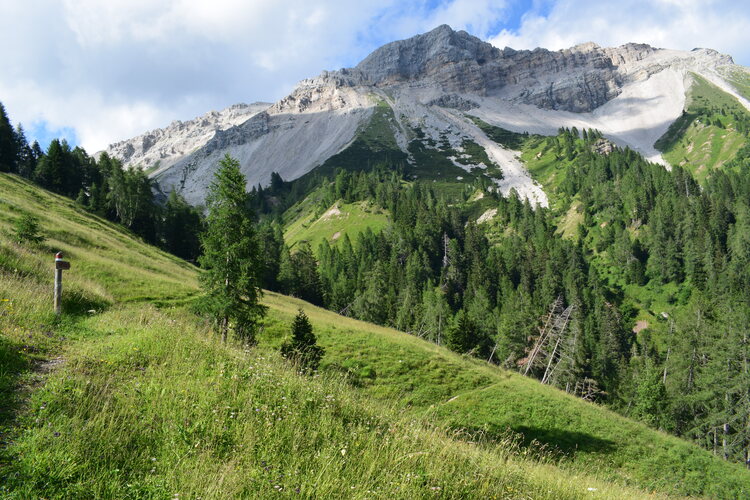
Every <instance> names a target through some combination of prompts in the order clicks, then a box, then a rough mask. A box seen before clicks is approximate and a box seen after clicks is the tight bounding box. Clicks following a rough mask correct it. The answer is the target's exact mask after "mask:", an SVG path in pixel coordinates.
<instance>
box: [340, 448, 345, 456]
mask: <svg viewBox="0 0 750 500" xmlns="http://www.w3.org/2000/svg"><path fill="white" fill-rule="evenodd" d="M341 456H342V457H344V456H346V448H341Z"/></svg>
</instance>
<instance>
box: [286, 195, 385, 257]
mask: <svg viewBox="0 0 750 500" xmlns="http://www.w3.org/2000/svg"><path fill="white" fill-rule="evenodd" d="M387 224H388V214H387V213H386V212H385V211H384V210H383V209H381V208H380V207H377V206H375V205H373V204H372V203H370V202H366V201H363V202H356V203H344V202H342V201H339V202H336V203H334V204H333V205H332V206H331V207H329V208H328V210H326V211H325V212H323V213H322V214H320V215H319V216H318V214H317V212H315V211H313V210H309V211H307V212H305V213H301V214H299V217H298V218H296V219H295V220H293V221H292V222H291V223H290V224H289V225H288V226H286V227H285V229H284V239H285V240H286V243H287V245H289V247H290V248H291V249H292V250H293V249H294V247H295V245H297V244H298V243H300V242H302V241H306V242H308V243H309V244H310V246H311V248H312V249H313V250H314V251H317V248H318V246H319V245H320V244H321V243H322V242H323V241H324V240H326V241H328V243H330V244H331V245H336V244H337V243H338V242H339V241H343V238H344V236H345V235H348V236H349V238H350V239H351V240H352V241H355V240H356V239H357V236H358V235H359V233H361V232H362V231H364V230H365V229H367V228H370V229H371V230H372V231H373V232H376V233H377V232H379V231H381V230H382V229H383V228H385V226H386V225H387Z"/></svg>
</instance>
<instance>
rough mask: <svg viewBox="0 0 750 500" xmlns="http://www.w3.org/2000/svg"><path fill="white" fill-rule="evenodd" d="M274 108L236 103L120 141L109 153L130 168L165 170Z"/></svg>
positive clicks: (110, 148)
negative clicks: (259, 114)
mask: <svg viewBox="0 0 750 500" xmlns="http://www.w3.org/2000/svg"><path fill="white" fill-rule="evenodd" d="M270 105H271V104H269V103H262V102H256V103H253V104H235V105H233V106H230V107H228V108H226V109H224V110H222V111H210V112H208V113H206V114H205V115H203V116H199V117H198V118H195V119H193V120H189V121H186V122H182V121H179V120H176V121H174V122H172V123H171V124H170V125H169V126H168V127H166V128H162V129H156V130H151V131H150V132H146V133H145V134H142V135H139V136H138V137H134V138H132V139H128V140H126V141H121V142H116V143H115V144H112V145H110V146H109V147H108V148H107V150H106V152H107V153H108V154H109V155H110V156H112V157H115V158H119V159H120V160H122V161H123V162H124V163H125V164H126V165H132V166H140V167H142V168H146V169H153V168H154V167H156V168H160V169H165V168H168V167H169V166H171V165H173V164H174V163H175V162H176V161H178V160H179V159H180V158H182V157H183V156H185V155H187V154H190V153H192V152H193V151H195V150H196V149H198V148H200V147H202V146H204V145H205V144H206V143H207V142H208V141H209V140H210V139H211V138H212V137H213V136H214V134H216V133H217V132H219V131H223V130H226V129H228V128H230V127H233V126H235V125H239V124H242V123H244V122H245V121H246V120H248V119H249V118H250V117H252V116H253V115H255V114H257V113H259V112H261V111H263V110H265V109H266V108H268V107H269V106H270Z"/></svg>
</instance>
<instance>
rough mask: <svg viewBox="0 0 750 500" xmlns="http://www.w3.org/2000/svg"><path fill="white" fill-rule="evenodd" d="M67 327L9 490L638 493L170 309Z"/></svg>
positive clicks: (28, 494)
mask: <svg viewBox="0 0 750 500" xmlns="http://www.w3.org/2000/svg"><path fill="white" fill-rule="evenodd" d="M74 328H75V329H76V330H77V331H78V332H79V333H78V334H77V335H79V337H80V340H79V341H78V342H76V343H75V344H74V345H73V346H71V347H70V348H69V349H68V350H67V355H68V359H67V361H66V363H65V365H64V366H63V367H62V368H61V369H60V370H59V372H57V373H55V374H54V375H53V376H51V377H50V378H49V380H48V381H47V383H46V385H45V386H44V388H43V389H41V390H39V391H37V392H36V393H35V394H34V396H33V398H32V400H31V403H30V410H29V411H28V413H27V414H26V415H25V416H24V417H23V419H22V420H21V422H20V427H21V429H22V431H20V432H19V433H18V435H17V437H16V442H15V444H14V445H13V447H12V448H11V451H12V453H13V455H12V459H11V460H10V465H9V466H7V467H6V470H5V473H4V477H3V479H4V482H3V486H2V487H0V494H2V495H4V496H6V497H7V498H38V497H44V498H81V497H97V498H178V497H179V498H266V497H278V496H280V497H300V496H301V497H303V498H428V497H445V498H469V497H471V498H584V497H588V496H590V495H591V491H590V490H589V488H592V489H595V491H596V492H597V495H598V496H601V497H604V498H607V497H611V498H623V497H640V496H644V495H645V494H644V493H643V492H639V491H637V490H628V489H623V488H620V487H616V486H612V485H609V484H606V483H603V482H601V481H597V480H596V479H593V478H591V477H586V476H578V475H576V474H572V473H567V472H566V473H561V471H560V470H559V469H557V468H555V467H553V466H552V465H545V464H543V463H542V464H540V463H537V462H532V461H531V460H526V459H524V458H523V457H522V456H518V454H517V452H518V451H519V450H518V448H517V446H516V445H515V444H514V443H513V442H512V441H509V440H506V441H501V442H497V443H494V444H491V445H487V446H479V445H478V444H477V443H475V442H471V441H469V440H468V438H467V437H466V436H464V435H462V434H461V433H456V432H452V431H448V430H446V429H444V428H441V427H439V426H438V427H434V426H430V425H428V424H426V423H425V422H423V421H422V420H420V419H416V418H413V417H408V416H404V415H403V414H402V413H401V411H400V409H399V408H398V407H394V406H392V405H388V404H382V403H378V404H372V402H371V401H368V400H367V399H365V398H363V397H362V396H361V395H359V394H358V393H357V392H356V391H355V390H352V389H351V387H350V386H349V385H348V384H347V383H346V382H344V381H342V380H340V379H337V378H335V377H333V378H330V377H314V378H311V377H306V376H303V375H300V374H298V373H296V371H295V369H294V367H293V366H291V365H289V364H287V363H285V362H284V361H282V360H281V359H280V358H279V357H278V356H277V354H276V353H274V352H271V351H266V350H263V349H252V350H251V349H242V348H241V346H226V345H221V344H220V343H218V342H217V341H216V339H214V338H212V337H211V335H210V334H209V332H208V331H207V330H205V328H204V327H203V326H202V325H201V324H200V323H197V322H196V320H195V319H193V318H190V317H189V316H187V315H185V314H183V313H177V312H173V313H169V312H161V311H158V310H155V309H153V308H144V307H140V306H138V307H136V306H128V307H123V308H120V307H116V308H113V309H112V310H110V311H108V312H105V313H103V314H101V315H97V316H94V317H91V318H87V319H85V320H82V321H81V324H80V326H76V327H74ZM81 331H83V332H85V334H83V335H82V334H81V333H80V332H81ZM514 452H516V453H514Z"/></svg>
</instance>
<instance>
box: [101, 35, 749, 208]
mask: <svg viewBox="0 0 750 500" xmlns="http://www.w3.org/2000/svg"><path fill="white" fill-rule="evenodd" d="M737 68H740V67H738V66H734V65H733V62H732V59H731V57H729V56H726V55H722V54H719V53H718V52H716V51H713V50H710V49H694V50H692V51H690V52H684V51H675V50H666V49H657V48H654V47H651V46H649V45H645V44H635V43H630V44H626V45H623V46H621V47H613V48H602V47H600V46H598V45H596V44H594V43H585V44H581V45H577V46H575V47H571V48H569V49H564V50H558V51H550V50H547V49H542V48H537V49H534V50H513V49H511V48H507V47H506V48H504V49H500V48H497V47H494V46H492V45H491V44H489V43H486V42H484V41H482V40H480V39H479V38H476V37H474V36H471V35H470V34H468V33H466V32H465V31H454V30H452V29H451V28H450V27H449V26H445V25H444V26H439V27H438V28H436V29H434V30H432V31H430V32H428V33H424V34H421V35H417V36H414V37H412V38H409V39H407V40H400V41H396V42H393V43H389V44H387V45H384V46H383V47H381V48H379V49H377V50H375V51H374V52H372V53H371V54H370V55H369V56H367V57H366V58H365V59H364V60H363V61H362V62H360V63H359V64H358V65H357V66H356V67H354V68H345V69H341V70H338V71H324V72H323V73H321V74H320V75H319V76H317V77H314V78H310V79H307V80H303V81H302V82H300V83H299V84H298V85H297V87H296V88H295V89H294V91H293V92H291V93H290V94H289V95H288V96H286V97H284V98H283V99H281V100H279V101H278V102H276V103H274V104H264V103H258V104H251V105H246V104H240V105H235V106H232V107H230V108H227V109H225V110H223V111H220V112H210V113H207V114H206V115H204V116H202V117H199V118H196V119H195V120H191V121H187V122H174V123H172V124H171V125H170V126H168V127H166V128H164V129H159V130H153V131H151V132H147V133H145V134H143V135H141V136H138V137H135V138H133V139H130V140H127V141H122V142H119V143H116V144H113V145H111V146H110V147H109V148H108V149H107V152H108V153H109V154H110V155H111V156H114V157H117V158H120V159H121V160H122V161H123V162H124V163H125V164H126V165H130V166H138V167H140V168H144V169H148V170H149V172H150V175H152V176H153V177H154V178H155V179H156V181H157V182H158V184H159V186H160V188H161V189H162V190H163V191H164V192H168V191H169V190H172V189H176V190H178V191H180V192H181V193H182V194H183V195H184V196H185V197H186V199H188V200H189V201H190V202H192V203H200V202H202V201H203V199H204V197H205V192H206V189H207V187H208V185H209V184H210V181H211V179H212V176H213V171H214V169H215V167H216V164H217V163H218V161H219V160H220V159H221V157H223V156H224V155H225V154H227V153H228V154H230V155H232V156H233V157H235V158H237V159H238V160H239V161H240V164H241V168H242V170H243V173H244V174H245V176H246V177H247V179H248V186H252V185H257V184H258V183H261V184H266V183H268V182H269V179H270V175H271V173H272V172H278V173H279V174H281V176H282V177H283V178H284V179H287V180H291V179H295V178H297V177H299V176H301V175H304V174H305V173H307V172H309V171H311V170H312V169H314V168H315V167H317V166H318V165H321V164H322V163H323V162H325V161H326V160H327V159H328V158H330V157H331V156H333V155H335V154H336V153H338V152H340V151H342V150H343V149H344V148H346V147H347V146H348V145H349V144H351V142H352V141H353V140H354V139H355V138H356V136H357V134H358V131H360V130H363V129H364V128H366V126H367V124H368V122H369V120H370V117H371V116H372V114H373V110H374V109H375V107H376V106H378V105H386V106H387V107H389V108H390V109H391V111H392V117H391V118H389V121H388V124H389V126H390V128H391V132H392V133H393V135H394V138H395V140H396V142H397V143H398V145H399V147H400V148H401V149H402V150H403V151H404V153H405V154H407V156H409V161H410V162H411V161H413V160H414V159H413V158H411V156H410V155H409V148H408V146H409V143H410V142H411V141H413V140H415V137H423V138H425V147H428V148H429V147H432V146H430V144H436V143H443V142H445V141H447V142H448V143H449V144H450V146H451V149H452V150H454V151H461V148H462V145H463V144H464V143H465V141H467V140H468V141H471V142H474V143H476V144H479V145H480V146H481V147H482V148H484V149H485V151H486V152H487V154H488V156H489V158H490V160H491V161H492V162H494V163H495V164H497V165H499V166H500V167H501V168H502V170H503V179H502V180H498V181H497V184H498V189H499V190H500V191H501V192H503V193H508V192H510V191H511V190H515V191H516V192H517V193H519V195H520V196H522V197H526V198H528V199H530V200H532V201H534V202H537V203H540V204H545V203H546V196H545V194H544V192H543V190H542V189H541V187H540V186H538V185H537V184H535V183H534V182H533V181H532V180H531V178H530V176H529V175H528V172H527V171H526V170H525V168H524V166H523V165H522V164H521V162H520V161H519V160H518V155H517V154H516V153H514V152H512V151H508V150H506V149H504V148H503V147H501V146H500V145H498V144H496V143H494V142H493V141H491V140H490V139H489V138H488V137H486V136H485V135H484V133H483V132H482V131H481V130H479V129H478V128H477V127H476V126H475V125H474V123H473V122H472V121H471V120H470V119H469V118H467V115H473V116H474V117H476V118H480V119H482V120H483V121H485V122H487V123H490V124H493V125H497V126H500V127H503V128H507V129H509V130H513V131H517V132H526V131H528V132H533V133H539V134H554V133H555V132H556V131H557V129H558V128H559V127H577V128H578V129H579V130H580V129H584V128H596V129H598V130H600V131H601V132H602V133H603V134H604V135H605V136H607V138H608V139H609V140H611V141H612V142H613V143H615V144H618V145H621V146H629V147H631V148H633V149H635V150H638V151H640V152H641V153H643V154H644V155H646V156H647V157H648V158H650V159H652V160H653V161H660V158H661V157H660V155H659V152H658V151H656V150H655V149H654V148H653V144H654V142H655V141H656V139H657V138H658V137H659V136H660V135H662V134H663V133H664V132H665V131H666V129H667V127H668V126H669V124H670V123H672V122H673V121H674V120H675V119H677V118H678V117H679V116H680V114H681V113H682V110H683V106H684V103H685V95H686V92H687V89H688V87H689V85H690V81H691V75H692V74H693V73H695V74H699V75H701V76H703V77H704V78H706V79H708V80H709V81H711V82H713V83H715V84H716V85H718V86H719V87H720V88H722V89H724V90H726V91H729V92H730V93H731V91H732V89H731V86H730V85H729V84H727V82H726V80H724V79H723V77H722V75H724V74H727V71H729V72H731V71H735V70H737ZM742 71H744V69H742ZM735 95H736V93H735ZM739 99H740V102H743V103H745V102H747V101H743V100H742V99H741V98H739ZM747 105H748V106H750V103H748V104H747ZM416 131H419V133H418V134H417V133H416ZM420 140H421V139H420ZM455 164H456V166H457V167H460V168H467V169H471V168H486V166H484V165H468V166H467V165H465V164H463V163H460V162H455Z"/></svg>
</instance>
